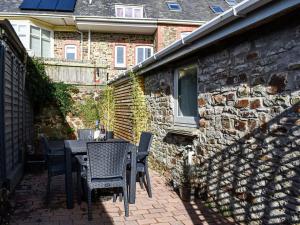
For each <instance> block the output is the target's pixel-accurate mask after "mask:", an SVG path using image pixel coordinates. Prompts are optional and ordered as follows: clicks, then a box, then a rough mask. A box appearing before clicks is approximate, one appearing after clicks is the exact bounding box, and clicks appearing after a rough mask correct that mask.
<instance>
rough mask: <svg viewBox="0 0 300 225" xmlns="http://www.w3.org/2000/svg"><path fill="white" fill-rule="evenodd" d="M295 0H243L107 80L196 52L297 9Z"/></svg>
mask: <svg viewBox="0 0 300 225" xmlns="http://www.w3.org/2000/svg"><path fill="white" fill-rule="evenodd" d="M299 8H300V2H299V0H245V1H243V2H241V3H240V4H238V5H236V6H234V7H233V8H232V9H230V10H227V11H226V12H224V13H222V14H221V15H219V16H218V17H215V18H214V19H212V20H210V21H209V22H207V23H205V24H204V25H202V26H201V27H199V28H198V29H196V30H195V31H193V32H192V33H191V34H189V35H188V36H186V37H184V38H182V39H180V40H178V41H175V42H174V43H172V44H171V45H169V46H167V47H166V48H164V49H162V50H160V51H159V52H157V53H155V54H154V55H153V56H151V57H150V58H148V59H146V60H144V61H143V62H141V63H140V64H138V65H136V66H134V67H133V68H131V69H129V70H127V71H125V72H123V73H121V74H120V75H119V76H117V77H115V78H113V79H112V80H110V81H109V82H108V84H112V83H115V82H118V81H120V80H123V79H128V77H129V76H128V75H129V74H130V73H131V72H134V73H137V74H138V75H144V74H147V73H149V72H150V71H152V70H154V69H157V68H159V67H162V66H165V65H167V64H169V63H171V62H172V63H174V62H175V61H177V60H179V59H182V58H184V57H187V56H189V55H192V54H193V53H195V52H199V51H201V50H203V49H205V48H207V47H208V46H212V45H213V44H215V43H217V42H218V41H220V40H225V39H226V38H230V37H232V36H233V35H234V34H238V33H243V32H246V31H247V30H249V29H253V27H254V26H256V25H257V26H258V25H261V24H263V23H264V22H268V21H271V20H272V19H274V18H276V17H278V16H280V15H284V14H287V13H289V12H290V11H292V10H297V9H298V10H299Z"/></svg>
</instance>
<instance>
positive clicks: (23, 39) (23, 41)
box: [19, 35, 27, 46]
mask: <svg viewBox="0 0 300 225" xmlns="http://www.w3.org/2000/svg"><path fill="white" fill-rule="evenodd" d="M19 38H20V40H21V42H22V44H23V45H24V46H26V41H27V38H26V35H19Z"/></svg>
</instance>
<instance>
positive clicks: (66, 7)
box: [20, 0, 76, 12]
mask: <svg viewBox="0 0 300 225" xmlns="http://www.w3.org/2000/svg"><path fill="white" fill-rule="evenodd" d="M75 5H76V0H23V2H22V4H21V5H20V9H25V10H26V9H27V10H28V9H30V10H48V11H60V12H74V8H75Z"/></svg>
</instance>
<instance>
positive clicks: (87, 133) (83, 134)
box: [77, 129, 94, 141]
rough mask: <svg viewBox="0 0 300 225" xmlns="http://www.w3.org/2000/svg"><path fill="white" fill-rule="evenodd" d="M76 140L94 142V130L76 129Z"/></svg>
mask: <svg viewBox="0 0 300 225" xmlns="http://www.w3.org/2000/svg"><path fill="white" fill-rule="evenodd" d="M77 133H78V140H87V141H92V140H94V130H93V129H78V131H77Z"/></svg>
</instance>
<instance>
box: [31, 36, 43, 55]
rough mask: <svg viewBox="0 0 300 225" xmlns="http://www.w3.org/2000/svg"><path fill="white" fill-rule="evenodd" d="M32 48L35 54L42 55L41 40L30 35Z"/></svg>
mask: <svg viewBox="0 0 300 225" xmlns="http://www.w3.org/2000/svg"><path fill="white" fill-rule="evenodd" d="M30 49H31V50H33V52H34V55H35V56H41V42H40V38H38V37H33V36H31V37H30Z"/></svg>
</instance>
